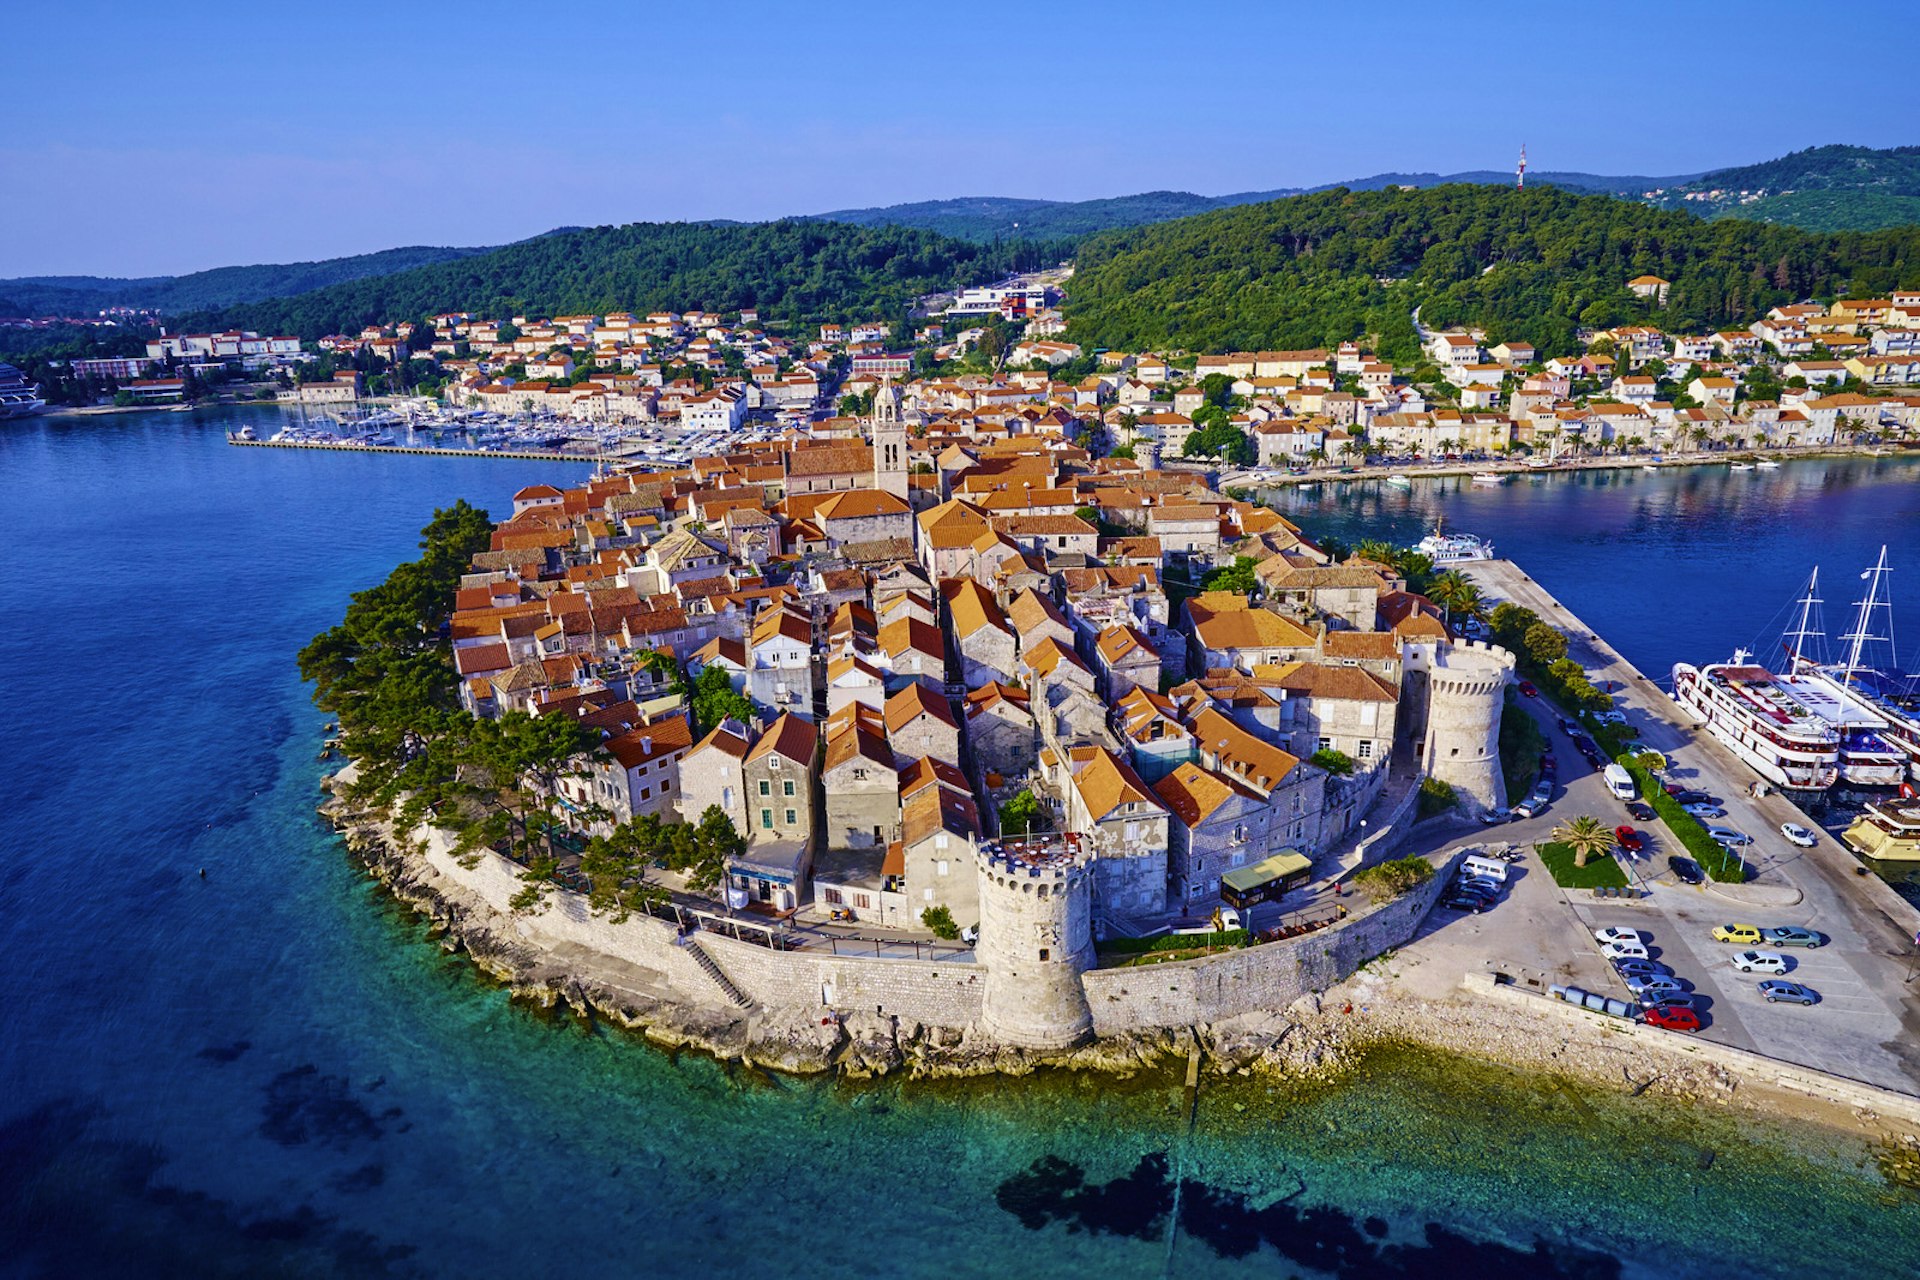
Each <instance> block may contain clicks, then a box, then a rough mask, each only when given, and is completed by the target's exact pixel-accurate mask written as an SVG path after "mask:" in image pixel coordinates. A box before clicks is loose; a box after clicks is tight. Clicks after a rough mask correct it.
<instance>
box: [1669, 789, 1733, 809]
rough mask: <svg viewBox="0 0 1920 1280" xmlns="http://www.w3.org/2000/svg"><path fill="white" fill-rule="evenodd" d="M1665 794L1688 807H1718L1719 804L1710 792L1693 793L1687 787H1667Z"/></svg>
mask: <svg viewBox="0 0 1920 1280" xmlns="http://www.w3.org/2000/svg"><path fill="white" fill-rule="evenodd" d="M1667 794H1668V795H1670V796H1672V797H1673V798H1674V799H1675V800H1677V801H1679V802H1680V803H1681V804H1682V805H1689V804H1708V805H1718V804H1719V803H1720V797H1719V796H1716V795H1714V794H1712V793H1711V792H1707V791H1694V790H1691V789H1690V788H1687V787H1677V788H1676V787H1672V786H1669V787H1668V788H1667Z"/></svg>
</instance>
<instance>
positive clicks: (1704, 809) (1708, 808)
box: [1680, 803, 1727, 822]
mask: <svg viewBox="0 0 1920 1280" xmlns="http://www.w3.org/2000/svg"><path fill="white" fill-rule="evenodd" d="M1680 807H1681V808H1682V809H1685V810H1686V811H1687V812H1688V813H1690V814H1692V815H1693V816H1694V817H1696V818H1698V819H1700V821H1702V822H1706V821H1708V820H1710V819H1713V818H1724V817H1726V816H1727V811H1726V810H1725V809H1722V808H1721V807H1720V806H1719V805H1717V804H1700V803H1694V804H1683V805H1681V806H1680Z"/></svg>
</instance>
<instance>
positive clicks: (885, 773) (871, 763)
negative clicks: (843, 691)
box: [820, 709, 900, 849]
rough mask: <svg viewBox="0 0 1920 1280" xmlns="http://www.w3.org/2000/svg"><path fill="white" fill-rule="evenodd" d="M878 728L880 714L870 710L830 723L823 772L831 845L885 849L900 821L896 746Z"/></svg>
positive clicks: (827, 842)
mask: <svg viewBox="0 0 1920 1280" xmlns="http://www.w3.org/2000/svg"><path fill="white" fill-rule="evenodd" d="M863 710H864V709H863ZM869 717H871V718H869ZM879 729H880V726H879V724H878V717H877V716H872V715H871V713H868V714H867V715H859V714H858V713H856V714H855V715H854V716H853V717H851V718H849V719H847V720H842V721H837V722H835V723H834V724H831V725H830V726H829V729H828V732H827V748H826V754H825V756H824V757H823V758H822V763H821V770H820V781H821V785H822V789H823V790H824V791H825V792H826V803H827V821H826V832H825V844H826V847H827V848H830V849H882V848H885V847H886V845H887V843H888V842H889V841H891V840H892V839H893V837H894V831H895V829H896V828H897V827H898V826H899V825H900V787H899V778H898V775H897V774H896V773H895V772H894V760H893V749H892V748H891V747H889V746H888V745H887V739H886V736H885V734H883V733H881V732H880V731H879Z"/></svg>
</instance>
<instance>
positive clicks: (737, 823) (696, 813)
mask: <svg viewBox="0 0 1920 1280" xmlns="http://www.w3.org/2000/svg"><path fill="white" fill-rule="evenodd" d="M752 749H753V742H752V739H751V738H749V737H748V736H747V728H746V726H745V725H743V724H741V723H740V722H739V721H738V720H728V721H725V722H723V723H722V724H721V725H719V727H717V728H715V729H714V730H713V732H711V733H709V734H708V735H707V736H706V737H704V738H702V739H700V741H699V743H698V744H697V745H695V746H694V748H693V749H692V750H691V751H689V752H688V753H687V754H686V755H685V756H682V757H681V759H680V784H679V786H680V820H681V821H682V822H698V821H700V817H701V815H702V814H704V813H706V811H707V809H708V807H709V806H712V805H718V806H719V808H720V812H722V813H724V814H726V815H727V817H728V818H729V819H731V820H732V822H733V826H734V830H736V831H738V832H739V833H740V834H741V835H743V836H744V835H747V834H749V831H750V829H749V827H748V825H747V783H746V773H745V771H744V769H743V765H744V763H745V761H746V758H747V752H749V751H750V750H752Z"/></svg>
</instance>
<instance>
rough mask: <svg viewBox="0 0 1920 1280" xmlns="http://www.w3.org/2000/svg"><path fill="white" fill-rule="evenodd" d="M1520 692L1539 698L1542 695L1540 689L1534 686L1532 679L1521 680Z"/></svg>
mask: <svg viewBox="0 0 1920 1280" xmlns="http://www.w3.org/2000/svg"><path fill="white" fill-rule="evenodd" d="M1520 692H1521V693H1522V694H1524V695H1526V696H1527V697H1529V698H1537V697H1539V696H1540V691H1539V690H1538V689H1536V688H1534V687H1533V681H1531V680H1522V681H1521V682H1520Z"/></svg>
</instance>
